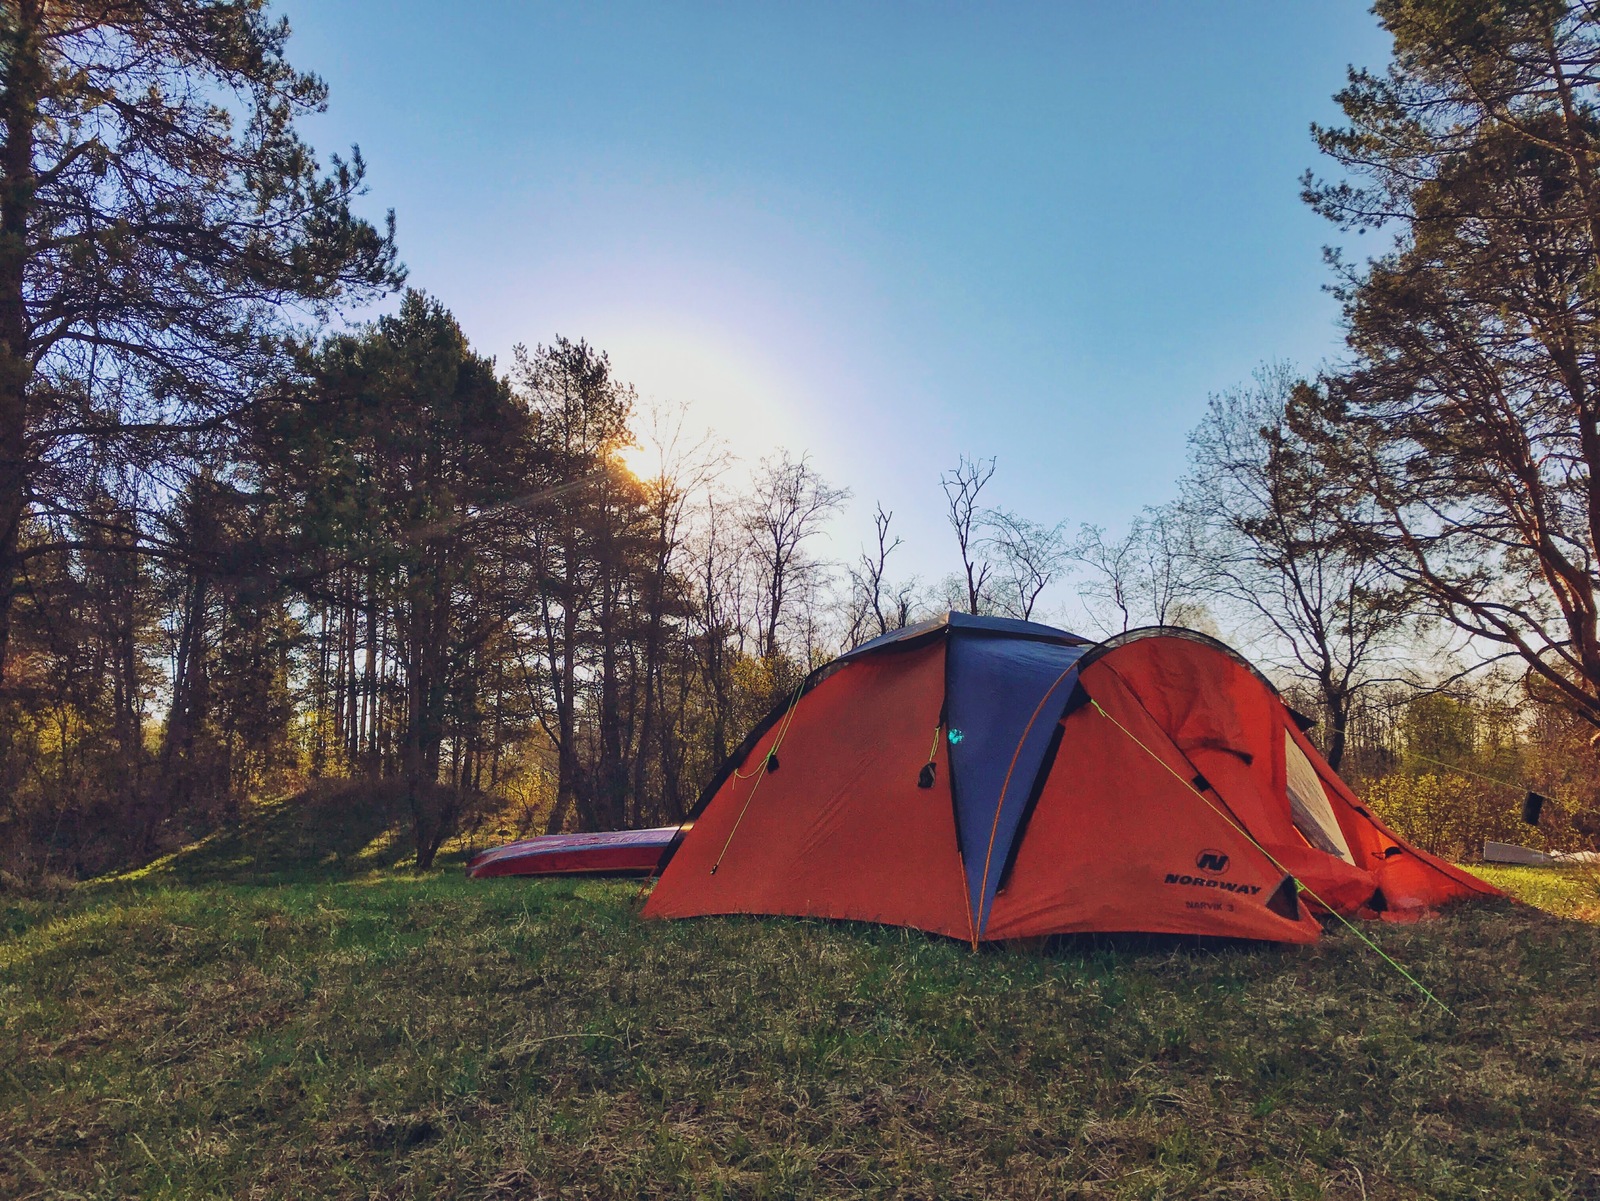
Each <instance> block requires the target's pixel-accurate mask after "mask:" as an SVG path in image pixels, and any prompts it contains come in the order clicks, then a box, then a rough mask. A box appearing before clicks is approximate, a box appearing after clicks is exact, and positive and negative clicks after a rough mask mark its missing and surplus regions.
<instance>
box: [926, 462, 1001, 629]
mask: <svg viewBox="0 0 1600 1201" xmlns="http://www.w3.org/2000/svg"><path fill="white" fill-rule="evenodd" d="M994 465H995V460H994V459H993V457H991V458H989V459H988V460H987V461H985V460H983V459H969V458H967V456H966V455H962V456H961V458H960V460H959V461H958V462H957V464H956V466H955V470H953V471H947V472H945V473H944V474H943V475H941V476H940V477H939V483H940V484H941V485H942V486H943V487H944V498H945V503H946V504H947V505H948V506H949V507H948V512H947V516H948V517H949V519H950V528H951V529H953V530H954V531H955V532H956V544H957V545H958V546H959V547H960V548H961V569H962V571H963V572H964V573H965V575H966V585H967V612H968V613H978V612H981V611H982V610H983V608H984V607H985V602H986V600H987V597H988V593H986V592H985V591H984V587H985V585H986V584H987V583H988V581H989V576H990V573H991V572H992V571H993V570H994V567H993V565H992V564H991V563H989V562H988V560H986V559H983V558H981V556H982V554H983V551H984V548H985V547H986V546H987V539H986V538H985V536H984V533H983V527H984V516H985V515H984V510H983V509H982V508H981V507H980V506H979V503H978V498H979V496H980V495H981V494H982V493H983V488H984V485H985V484H987V483H988V482H989V481H990V480H991V479H993V478H994Z"/></svg>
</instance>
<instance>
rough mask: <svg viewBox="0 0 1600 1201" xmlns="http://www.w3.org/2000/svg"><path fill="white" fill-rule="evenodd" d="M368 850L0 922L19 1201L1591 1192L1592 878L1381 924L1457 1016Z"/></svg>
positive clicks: (1412, 996) (1090, 954) (1199, 963)
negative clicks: (689, 905)
mask: <svg viewBox="0 0 1600 1201" xmlns="http://www.w3.org/2000/svg"><path fill="white" fill-rule="evenodd" d="M274 820H276V825H274ZM368 834H370V831H366V830H362V829H361V828H359V823H354V824H352V826H351V827H350V828H349V829H348V830H346V831H345V832H344V837H343V839H342V850H340V849H337V848H336V849H335V850H334V851H331V852H329V853H328V854H327V855H326V856H324V858H325V861H324V862H316V863H313V862H308V861H307V859H306V857H305V854H304V851H305V850H306V848H307V847H308V846H309V845H310V840H309V833H308V829H307V828H304V827H297V826H296V825H295V824H294V822H293V821H290V822H288V824H287V825H285V823H284V820H282V816H281V815H280V816H279V818H278V819H273V817H272V815H267V817H266V818H264V819H263V822H262V823H261V824H259V825H258V827H257V828H256V829H255V830H253V831H251V832H248V833H247V834H245V835H243V836H237V837H234V838H231V839H226V840H219V841H216V842H213V843H208V844H206V845H204V846H202V847H199V848H197V849H195V850H193V851H191V852H189V853H187V854H184V855H179V856H176V857H174V858H173V859H172V860H169V861H168V862H166V863H164V864H160V865H157V866H156V867H155V868H153V869H151V870H149V871H147V872H145V873H143V874H142V875H140V876H139V877H137V878H131V879H124V880H121V881H115V882H107V883H102V884H97V885H92V886H88V887H81V888H78V889H75V890H72V891H71V892H70V893H68V894H66V895H64V896H62V897H60V898H57V899H54V900H36V901H17V900H14V899H13V900H10V901H5V900H4V898H0V923H3V924H0V1196H4V1197H35V1196H38V1197H107V1198H109V1197H127V1196H146V1197H193V1196H219V1197H249V1196H292V1195H296V1194H298V1195H301V1196H325V1195H326V1196H340V1197H437V1196H467V1197H558V1196H608V1197H624V1196H626V1197H653V1196H696V1197H702V1196H703V1197H719V1196H737V1197H747V1196H748V1197H761V1196H771V1197H789V1196H800V1197H805V1196H850V1195H856V1194H867V1195H885V1196H906V1197H934V1196H938V1197H1011V1196H1016V1197H1260V1198H1283V1197H1306V1198H1315V1197H1350V1198H1359V1197H1367V1198H1389V1197H1416V1198H1458V1197H1459V1198H1467V1197H1473V1198H1479V1197H1494V1198H1501V1197H1508V1198H1509V1197H1529V1198H1533V1197H1538V1198H1554V1197H1574V1198H1600V971H1597V969H1600V926H1596V925H1594V924H1592V923H1593V920H1594V919H1595V917H1596V916H1597V907H1600V892H1597V890H1596V885H1595V881H1594V878H1593V877H1592V876H1588V875H1583V874H1580V873H1573V874H1568V875H1561V874H1559V873H1551V872H1549V871H1544V870H1538V869H1521V870H1502V871H1499V872H1496V873H1495V878H1496V880H1497V881H1498V882H1499V883H1501V884H1503V885H1505V886H1507V887H1510V888H1514V889H1516V890H1518V891H1519V892H1522V893H1524V895H1528V896H1530V897H1533V898H1534V899H1536V900H1539V901H1540V902H1541V903H1543V904H1547V905H1550V906H1551V907H1552V908H1555V909H1556V910H1558V912H1556V913H1547V912H1542V911H1539V910H1536V909H1533V908H1531V907H1527V906H1512V905H1510V904H1507V903H1496V904H1489V905H1481V906H1474V907H1471V908H1465V909H1460V910H1457V911H1455V912H1452V913H1449V914H1447V915H1445V916H1444V917H1442V918H1440V919H1439V920H1437V921H1433V922H1428V923H1424V924H1420V925H1416V926H1409V927H1395V926H1378V927H1375V928H1374V929H1373V931H1372V932H1373V933H1374V934H1375V935H1376V936H1377V937H1378V938H1379V939H1381V941H1382V942H1383V944H1384V946H1385V948H1386V949H1387V950H1389V951H1390V952H1391V953H1392V954H1393V955H1394V956H1395V957H1396V958H1397V959H1399V960H1400V961H1402V962H1404V963H1405V964H1407V965H1408V966H1409V967H1410V969H1411V970H1412V971H1413V972H1414V973H1416V974H1417V975H1418V976H1419V977H1420V978H1421V979H1423V980H1424V981H1425V982H1427V984H1428V985H1429V987H1431V988H1432V989H1433V990H1434V991H1435V992H1436V993H1437V994H1438V995H1439V996H1440V997H1441V998H1442V999H1443V1000H1444V1001H1445V1002H1446V1003H1447V1004H1448V1005H1449V1006H1450V1007H1451V1009H1452V1010H1453V1011H1454V1014H1453V1016H1451V1015H1447V1014H1445V1013H1443V1012H1440V1011H1439V1010H1437V1009H1435V1008H1434V1007H1432V1006H1431V1005H1429V1004H1428V1003H1427V1002H1426V1001H1424V1000H1423V999H1422V998H1420V997H1419V996H1418V995H1417V994H1416V993H1415V992H1414V991H1413V990H1412V989H1411V987H1410V986H1409V985H1407V984H1406V983H1405V981H1404V980H1402V979H1400V978H1399V977H1398V976H1397V975H1396V974H1395V973H1394V972H1393V971H1392V970H1390V969H1389V968H1387V967H1385V966H1384V965H1383V964H1382V963H1381V962H1380V961H1379V960H1377V959H1376V957H1375V956H1373V955H1372V954H1371V953H1370V952H1369V951H1367V950H1366V949H1365V948H1364V947H1363V946H1362V945H1361V943H1360V942H1359V941H1358V940H1357V939H1355V938H1354V937H1352V936H1350V935H1349V934H1348V933H1341V932H1334V933H1332V934H1331V935H1330V936H1329V937H1328V938H1327V939H1325V940H1324V941H1323V942H1322V943H1321V944H1319V945H1318V946H1315V947H1312V948H1307V949H1282V948H1272V947H1260V946H1247V945H1224V946H1199V945H1195V944H1194V943H1192V942H1181V941H1164V940H1143V939H1132V940H1106V939H1102V940H1087V941H1076V942H1068V943H1066V944H1064V945H1061V946H1057V947H1053V948H1050V949H1047V950H1043V951H1040V950H1020V949H994V950H987V951H985V952H983V953H981V954H977V955H974V954H972V953H971V952H970V951H969V950H967V949H966V948H964V947H962V946H960V945H958V944H955V943H952V942H949V941H945V940H941V939H936V938H931V937H925V936H922V935H919V934H915V933H908V932H903V931H893V930H885V929H878V928H873V927H862V926H850V925H830V924H825V923H813V922H801V921H786V920H755V919H750V920H743V919H740V920H724V919H717V920H702V921H695V922H684V923H676V924H669V925H659V924H653V923H652V924H645V923H642V922H641V921H640V920H639V918H638V917H637V910H636V907H635V905H634V900H633V898H634V893H635V891H636V889H635V887H634V886H631V885H629V884H625V883H599V882H596V883H584V884H574V883H570V882H540V883H529V882H522V881H516V880H498V881H484V882H473V881H467V880H465V879H463V878H462V876H461V875H460V873H459V870H457V869H454V868H447V869H445V870H444V871H442V872H440V873H438V874H434V875H430V876H427V877H423V878H418V877H415V876H412V875H409V874H405V873H403V872H401V871H398V870H396V869H394V868H393V867H391V866H386V861H387V860H390V859H392V858H393V855H394V852H393V851H389V852H385V851H384V850H383V848H382V847H381V846H380V847H378V848H376V849H369V850H368V851H367V852H366V853H365V854H363V852H362V848H363V847H365V846H367V843H366V841H365V839H366V837H367V835H368ZM1585 917H1587V918H1588V919H1589V920H1587V921H1586V920H1583V919H1584V918H1585Z"/></svg>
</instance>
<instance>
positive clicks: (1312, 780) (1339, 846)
mask: <svg viewBox="0 0 1600 1201" xmlns="http://www.w3.org/2000/svg"><path fill="white" fill-rule="evenodd" d="M1283 749H1284V756H1283V757H1284V766H1285V767H1286V768H1287V772H1286V775H1287V778H1288V783H1289V809H1290V810H1291V812H1292V813H1293V814H1294V827H1295V829H1297V830H1299V831H1300V834H1301V836H1302V837H1303V838H1304V839H1305V840H1306V841H1307V842H1309V843H1310V844H1311V845H1312V846H1314V847H1316V848H1317V849H1318V850H1319V851H1326V852H1328V854H1330V855H1337V856H1338V857H1339V858H1341V859H1343V860H1344V861H1345V862H1346V863H1354V862H1355V856H1354V855H1352V854H1351V853H1350V844H1349V843H1348V842H1347V841H1345V836H1344V831H1343V830H1341V829H1340V828H1339V819H1338V818H1336V817H1334V815H1333V806H1332V805H1331V804H1329V802H1328V794H1327V793H1326V792H1325V791H1324V790H1323V787H1322V781H1321V780H1319V779H1317V769H1316V768H1314V767H1312V766H1311V760H1309V759H1307V758H1306V755H1305V752H1304V751H1302V750H1301V749H1300V748H1299V747H1298V746H1296V745H1295V741H1294V736H1293V735H1292V734H1290V733H1289V731H1288V730H1285V731H1284V732H1283Z"/></svg>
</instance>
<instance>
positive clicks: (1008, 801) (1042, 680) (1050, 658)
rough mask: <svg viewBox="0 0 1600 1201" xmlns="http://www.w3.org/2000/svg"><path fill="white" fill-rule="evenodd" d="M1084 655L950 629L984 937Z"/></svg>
mask: <svg viewBox="0 0 1600 1201" xmlns="http://www.w3.org/2000/svg"><path fill="white" fill-rule="evenodd" d="M991 620H992V619H991ZM1084 650H1085V648H1084V647H1082V646H1063V645H1061V644H1060V643H1055V642H1042V641H1041V642H1035V641H1031V640H1027V639H1020V638H1018V639H1012V638H991V637H984V636H978V637H973V636H972V635H971V634H969V633H968V632H967V631H966V630H963V629H962V627H960V626H954V627H952V629H951V637H950V640H949V644H948V649H947V650H946V652H945V654H946V669H945V695H946V697H947V698H948V699H947V703H946V713H947V715H948V716H947V728H946V741H948V742H949V743H950V770H951V772H952V773H953V778H952V781H951V787H952V788H953V789H954V792H955V797H954V801H955V810H956V829H957V835H958V837H959V839H960V846H961V854H962V859H963V861H964V864H965V869H966V876H967V891H968V893H969V894H970V899H969V903H970V904H971V906H972V911H973V914H974V916H975V918H976V921H977V925H978V928H979V929H980V930H981V929H982V928H983V924H984V920H985V918H986V916H987V914H988V912H989V906H990V905H991V904H992V903H993V901H994V894H995V890H996V889H997V888H998V887H999V883H1000V870H1001V868H1002V866H1003V865H1004V864H1005V863H1006V862H1007V861H1008V860H1009V858H1010V855H1011V844H1012V840H1013V839H1014V838H1015V837H1016V834H1017V829H1018V827H1019V826H1020V824H1021V821H1022V813H1023V809H1024V808H1025V807H1026V805H1027V802H1028V798H1029V795H1030V792H1031V790H1032V787H1033V782H1034V780H1035V779H1036V778H1037V777H1038V774H1039V768H1040V766H1041V765H1042V764H1043V762H1044V757H1045V752H1046V751H1047V750H1048V749H1049V747H1050V745H1051V742H1052V739H1053V736H1054V733H1055V726H1056V722H1057V719H1058V718H1059V717H1060V715H1061V712H1062V710H1063V709H1064V708H1065V707H1066V703H1067V700H1068V698H1069V697H1070V696H1071V695H1072V690H1073V687H1074V685H1075V684H1076V679H1075V676H1076V672H1075V671H1074V670H1073V669H1074V666H1075V665H1076V664H1077V662H1078V660H1079V659H1081V658H1082V657H1083V653H1084Z"/></svg>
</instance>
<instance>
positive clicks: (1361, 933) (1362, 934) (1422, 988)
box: [1089, 698, 1456, 1017]
mask: <svg viewBox="0 0 1600 1201" xmlns="http://www.w3.org/2000/svg"><path fill="white" fill-rule="evenodd" d="M1089 704H1090V706H1091V707H1092V708H1093V709H1094V711H1095V712H1096V713H1098V714H1099V715H1100V716H1101V717H1103V718H1105V719H1106V720H1107V721H1109V722H1110V723H1111V724H1112V725H1114V726H1116V727H1117V729H1119V730H1121V731H1122V732H1123V734H1125V735H1127V737H1128V738H1129V739H1131V740H1132V742H1133V744H1134V745H1135V746H1137V747H1138V748H1139V749H1140V750H1141V751H1143V752H1144V753H1145V754H1146V755H1148V756H1150V758H1152V759H1154V760H1155V761H1156V762H1157V763H1159V764H1161V766H1162V767H1164V768H1165V769H1166V770H1167V771H1168V772H1171V774H1172V777H1173V779H1175V780H1177V781H1178V783H1180V784H1182V785H1183V786H1184V787H1185V788H1187V789H1188V790H1189V791H1190V792H1192V793H1194V795H1195V796H1197V797H1199V798H1200V799H1201V800H1202V801H1204V802H1205V803H1206V804H1207V805H1208V806H1210V808H1211V811H1212V812H1213V813H1215V814H1216V815H1217V816H1218V817H1220V818H1221V819H1222V820H1223V821H1225V822H1227V823H1228V824H1229V825H1230V826H1232V827H1233V828H1234V829H1235V830H1237V831H1238V832H1239V833H1240V834H1242V835H1244V836H1245V838H1247V839H1249V840H1250V843H1251V845H1253V846H1254V847H1255V848H1256V850H1258V851H1260V852H1261V853H1262V854H1263V855H1265V856H1266V857H1267V861H1268V862H1269V863H1271V864H1272V866H1273V867H1275V868H1277V869H1278V870H1279V871H1281V872H1282V873H1283V874H1284V875H1285V876H1287V877H1288V878H1289V879H1290V880H1293V881H1294V886H1295V888H1297V889H1299V890H1300V891H1301V892H1304V893H1305V894H1306V895H1307V896H1309V897H1310V898H1311V899H1312V900H1313V901H1315V902H1316V903H1317V904H1318V905H1321V906H1322V907H1323V908H1324V909H1326V910H1327V911H1328V912H1329V913H1331V914H1333V915H1334V916H1335V917H1336V918H1338V919H1339V920H1340V921H1341V922H1343V923H1344V924H1345V925H1346V926H1348V927H1349V928H1350V930H1351V932H1352V933H1354V934H1355V936H1356V937H1357V938H1359V939H1360V940H1361V941H1362V942H1364V943H1366V944H1367V946H1369V947H1371V948H1372V950H1373V951H1375V952H1376V953H1377V954H1378V955H1379V957H1381V958H1382V959H1383V961H1384V962H1385V963H1387V964H1388V965H1389V966H1390V967H1392V968H1394V970H1395V971H1397V972H1399V973H1400V975H1401V976H1402V977H1404V978H1405V980H1407V981H1408V982H1409V983H1410V984H1411V986H1412V987H1413V988H1415V989H1416V990H1417V991H1418V992H1420V993H1421V994H1422V995H1423V996H1424V997H1426V998H1428V1000H1430V1001H1432V1002H1433V1003H1434V1004H1435V1005H1437V1006H1438V1007H1439V1008H1440V1009H1442V1010H1444V1011H1445V1012H1446V1013H1448V1014H1449V1015H1450V1016H1451V1017H1455V1016H1456V1014H1455V1010H1453V1009H1451V1008H1450V1006H1448V1005H1446V1004H1445V1003H1444V1002H1443V1001H1441V1000H1439V998H1438V997H1436V996H1434V995H1433V993H1432V992H1431V991H1430V990H1429V989H1428V987H1427V986H1426V985H1425V984H1423V983H1422V982H1421V981H1420V980H1418V979H1417V978H1416V977H1415V976H1413V975H1412V974H1411V973H1410V972H1408V971H1407V970H1406V969H1405V967H1404V965H1402V964H1401V963H1400V962H1399V961H1398V960H1396V959H1395V958H1394V957H1393V956H1392V955H1390V954H1389V953H1388V952H1387V951H1385V950H1384V949H1383V948H1382V947H1380V946H1379V945H1378V944H1377V942H1376V941H1375V940H1373V939H1372V938H1371V937H1370V936H1369V935H1368V934H1367V932H1366V931H1365V930H1363V929H1361V927H1359V926H1357V925H1356V924H1355V923H1354V922H1352V921H1351V920H1350V919H1349V918H1347V917H1346V916H1345V915H1344V914H1342V913H1340V912H1339V911H1338V910H1337V909H1335V908H1334V907H1333V906H1332V905H1329V904H1328V903H1327V902H1326V901H1324V900H1323V899H1322V898H1321V897H1319V896H1318V895H1317V894H1316V892H1315V891H1314V890H1313V889H1311V888H1310V887H1309V886H1307V885H1306V884H1303V883H1302V882H1301V881H1300V880H1299V879H1298V878H1297V877H1296V876H1295V874H1294V873H1293V872H1291V871H1290V870H1289V869H1288V868H1286V867H1284V866H1283V864H1281V863H1279V862H1278V860H1277V858H1276V857H1275V856H1274V855H1273V854H1272V852H1271V851H1269V850H1267V848H1266V847H1264V846H1262V845H1261V843H1260V842H1258V841H1257V840H1256V837H1255V835H1253V834H1251V833H1250V831H1249V830H1247V829H1245V828H1244V827H1243V826H1242V825H1240V824H1239V822H1238V821H1237V820H1236V819H1235V818H1234V817H1233V815H1232V814H1229V813H1227V812H1225V811H1224V810H1223V809H1222V807H1221V806H1220V805H1218V804H1216V803H1215V802H1214V801H1212V799H1211V798H1210V797H1208V796H1206V794H1205V793H1203V792H1201V791H1200V789H1198V788H1196V787H1195V786H1194V781H1192V780H1185V779H1184V778H1183V776H1181V775H1180V774H1179V773H1177V772H1175V771H1173V770H1172V765H1171V764H1170V763H1168V762H1167V761H1166V760H1165V759H1163V758H1162V757H1161V756H1160V755H1158V754H1156V753H1155V752H1154V751H1153V750H1151V749H1150V748H1149V747H1147V746H1146V745H1145V744H1144V743H1143V742H1141V741H1139V738H1138V736H1137V735H1135V734H1134V733H1133V731H1132V730H1130V729H1128V727H1127V726H1125V725H1123V724H1122V723H1121V722H1120V721H1118V720H1117V719H1116V718H1114V717H1112V716H1111V714H1109V713H1107V712H1106V711H1105V710H1104V709H1102V708H1101V707H1100V702H1099V701H1097V700H1094V699H1092V698H1091V699H1090V701H1089Z"/></svg>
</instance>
